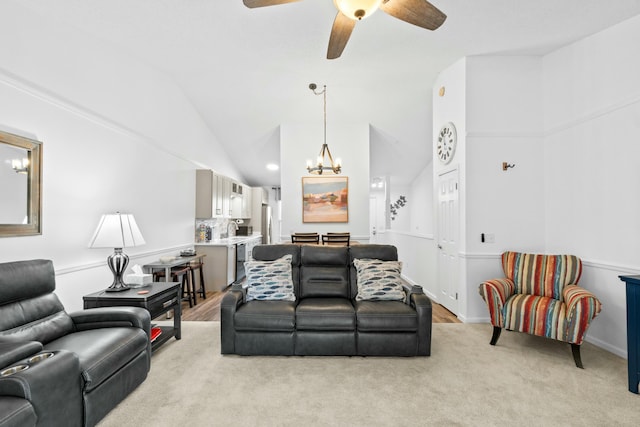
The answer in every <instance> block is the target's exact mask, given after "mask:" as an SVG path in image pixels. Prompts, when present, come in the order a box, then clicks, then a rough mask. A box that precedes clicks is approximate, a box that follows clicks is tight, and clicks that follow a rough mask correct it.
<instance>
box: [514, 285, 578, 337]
mask: <svg viewBox="0 0 640 427" xmlns="http://www.w3.org/2000/svg"><path fill="white" fill-rule="evenodd" d="M503 316H504V327H505V328H506V329H508V330H510V331H518V332H525V333H527V334H532V335H537V336H541V337H547V338H552V339H555V340H560V341H567V337H566V330H567V306H566V304H565V303H563V302H562V301H558V300H557V299H553V298H549V297H542V296H538V295H525V294H516V295H513V296H511V297H510V298H509V299H507V301H506V302H505V305H504V308H503Z"/></svg>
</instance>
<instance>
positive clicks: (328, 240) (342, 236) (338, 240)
mask: <svg viewBox="0 0 640 427" xmlns="http://www.w3.org/2000/svg"><path fill="white" fill-rule="evenodd" d="M350 241H351V234H350V233H327V234H323V235H322V244H323V245H336V246H349V243H350Z"/></svg>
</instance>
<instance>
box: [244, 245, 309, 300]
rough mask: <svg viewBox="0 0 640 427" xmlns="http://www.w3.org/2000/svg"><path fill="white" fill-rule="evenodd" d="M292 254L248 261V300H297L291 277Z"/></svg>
mask: <svg viewBox="0 0 640 427" xmlns="http://www.w3.org/2000/svg"><path fill="white" fill-rule="evenodd" d="M292 259H293V257H292V256H291V255H285V256H283V257H282V258H278V259H277V260H275V261H247V262H245V263H244V269H245V271H246V273H247V281H246V283H245V287H246V289H247V296H246V300H247V301H252V300H258V301H295V300H296V296H295V294H294V293H293V280H292V278H291V260H292Z"/></svg>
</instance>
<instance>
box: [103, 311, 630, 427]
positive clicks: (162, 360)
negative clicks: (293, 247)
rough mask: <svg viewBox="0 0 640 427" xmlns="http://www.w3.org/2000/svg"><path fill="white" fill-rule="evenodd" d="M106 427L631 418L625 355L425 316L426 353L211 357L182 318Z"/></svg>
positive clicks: (213, 326) (210, 337) (620, 421)
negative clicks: (496, 337) (577, 350)
mask: <svg viewBox="0 0 640 427" xmlns="http://www.w3.org/2000/svg"><path fill="white" fill-rule="evenodd" d="M182 336H183V338H182V340H181V341H176V340H173V339H172V340H171V341H169V342H168V343H166V344H165V345H164V346H163V347H162V348H161V349H160V350H159V351H158V352H156V354H154V356H153V359H152V367H151V372H150V374H149V377H148V378H147V380H146V381H145V382H144V383H143V384H142V385H141V386H140V387H139V388H138V389H137V390H136V391H135V392H134V393H132V394H131V395H130V396H129V397H128V398H127V399H126V400H125V401H124V402H122V403H121V404H120V405H119V406H118V407H117V408H115V409H114V410H113V411H112V412H111V413H110V414H109V415H107V417H106V418H105V419H104V420H103V421H102V423H101V424H100V426H101V427H107V426H117V427H121V426H189V427H191V426H513V425H527V426H528V425H531V426H533V425H535V426H541V425H542V426H616V425H628V426H632V425H633V426H637V425H640V396H638V395H635V394H633V393H630V392H629V391H628V390H627V374H626V372H627V371H626V367H627V365H626V360H624V359H621V358H619V357H617V356H614V355H612V354H611V353H608V352H606V351H604V350H601V349H599V348H597V347H595V346H593V345H591V344H589V343H585V344H584V345H583V348H582V361H583V363H584V366H585V368H586V369H584V370H582V369H578V368H576V367H575V365H574V363H573V358H572V357H571V349H570V347H569V345H568V344H562V343H558V342H554V341H550V340H546V339H543V338H538V337H532V336H529V335H525V334H519V333H514V332H507V331H504V332H503V333H502V336H501V337H500V341H499V342H498V345H497V346H495V347H492V346H490V345H489V339H490V337H491V326H489V325H470V324H434V325H433V341H432V355H431V357H421V358H374V357H367V358H363V357H351V358H349V357H255V356H254V357H240V356H221V355H220V324H219V323H218V322H183V332H182Z"/></svg>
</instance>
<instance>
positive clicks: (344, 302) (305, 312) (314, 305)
mask: <svg viewBox="0 0 640 427" xmlns="http://www.w3.org/2000/svg"><path fill="white" fill-rule="evenodd" d="M296 325H297V329H298V330H299V331H355V329H356V315H355V310H354V308H353V305H352V304H351V301H350V300H348V299H346V298H305V299H303V300H301V301H300V304H298V307H297V308H296Z"/></svg>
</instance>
